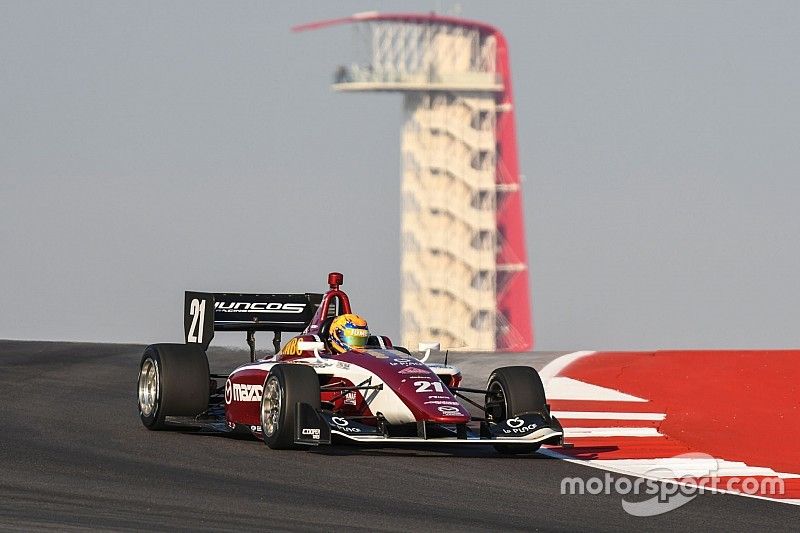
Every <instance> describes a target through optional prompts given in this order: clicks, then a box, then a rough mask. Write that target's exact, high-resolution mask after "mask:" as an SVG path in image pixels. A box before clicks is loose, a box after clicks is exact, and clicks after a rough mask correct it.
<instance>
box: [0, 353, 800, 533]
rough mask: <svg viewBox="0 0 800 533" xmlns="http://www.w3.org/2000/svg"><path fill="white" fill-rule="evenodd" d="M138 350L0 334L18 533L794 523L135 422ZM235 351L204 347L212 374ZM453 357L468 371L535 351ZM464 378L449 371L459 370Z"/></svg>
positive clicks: (479, 463) (5, 464)
mask: <svg viewBox="0 0 800 533" xmlns="http://www.w3.org/2000/svg"><path fill="white" fill-rule="evenodd" d="M142 350H143V347H142V346H136V345H121V344H78V343H45V342H21V341H0V387H2V390H3V392H4V394H3V397H4V401H3V406H2V410H1V411H0V413H2V415H0V423H1V424H2V440H0V472H1V473H2V477H0V529H3V530H18V531H40V530H48V531H53V530H56V531H69V530H80V529H102V530H115V531H125V530H173V531H174V530H191V531H198V530H214V531H232V530H236V531H242V530H245V531H250V530H269V531H282V530H287V531H298V530H304V531H305V530H312V531H313V530H316V531H329V530H332V529H334V528H347V529H348V530H353V531H427V530H439V531H448V530H461V531H464V530H467V531H517V530H519V531H523V530H524V531H531V530H572V531H574V530H592V531H604V530H608V531H611V530H642V529H648V530H649V529H657V530H663V529H670V530H672V529H690V530H719V531H723V530H724V531H733V530H755V529H765V530H769V529H790V528H792V527H796V521H797V518H798V516H800V513H799V512H798V508H797V507H795V506H789V505H784V504H778V503H773V502H768V501H762V500H755V499H751V498H743V497H739V496H732V495H720V494H705V495H700V496H698V497H697V498H696V499H694V500H693V501H691V502H689V503H688V504H686V505H684V506H682V507H680V508H678V509H676V510H673V511H671V512H669V513H666V514H662V515H658V516H654V517H647V518H637V517H633V516H630V515H628V514H626V513H625V512H624V511H623V509H622V507H621V497H620V496H619V495H615V494H609V495H605V494H601V495H597V496H592V495H583V496H578V495H575V496H569V495H561V494H560V486H561V480H562V478H564V477H575V476H580V477H583V478H584V479H588V478H589V477H592V476H597V475H598V474H602V472H600V471H598V470H594V469H590V468H586V467H583V466H578V465H575V464H571V463H566V462H562V461H559V460H555V459H549V458H546V457H544V456H541V455H538V454H536V455H532V456H523V457H502V456H498V455H497V454H496V453H495V452H494V451H493V449H492V448H491V447H483V446H479V447H474V448H467V449H464V448H455V447H453V448H447V449H441V448H437V449H426V448H415V449H403V448H358V447H352V446H336V447H330V448H316V449H314V450H313V451H281V452H278V451H273V450H270V449H268V448H267V447H266V446H264V445H263V444H262V443H261V442H259V441H254V440H249V439H234V438H230V437H219V436H204V435H198V434H191V433H187V432H181V431H161V432H152V431H148V430H146V429H145V428H144V427H143V426H142V425H141V423H140V422H139V418H138V414H137V412H136V395H135V383H136V377H137V370H138V364H139V359H140V357H141V353H142ZM246 357H247V355H246V352H244V351H242V352H232V351H225V350H221V351H218V352H216V353H214V354H212V358H211V366H212V371H215V372H216V371H219V372H224V371H226V370H230V369H232V368H233V367H235V366H236V364H237V363H238V362H241V360H242V358H246ZM483 357H484V359H475V358H474V357H473V358H469V359H468V360H466V359H464V356H460V357H459V359H460V361H459V362H462V363H463V367H464V368H465V369H469V370H480V369H482V368H486V370H485V371H484V375H482V376H478V377H476V378H473V379H471V380H470V381H471V382H473V383H479V382H480V381H482V380H483V379H485V374H486V373H487V372H488V370H489V369H490V367H492V366H493V365H495V366H500V365H501V364H503V363H505V362H507V361H509V360H510V361H515V362H516V361H524V362H528V363H530V364H535V365H536V366H541V363H542V362H543V361H545V360H547V359H549V358H552V357H549V356H548V354H543V355H534V354H531V355H528V356H516V359H514V358H511V359H509V356H488V358H487V357H486V356H483ZM466 374H467V372H465V375H466Z"/></svg>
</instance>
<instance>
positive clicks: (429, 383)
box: [392, 367, 471, 424]
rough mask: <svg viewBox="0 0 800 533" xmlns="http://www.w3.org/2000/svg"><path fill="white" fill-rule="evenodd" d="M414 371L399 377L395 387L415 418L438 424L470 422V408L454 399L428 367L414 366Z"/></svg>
mask: <svg viewBox="0 0 800 533" xmlns="http://www.w3.org/2000/svg"><path fill="white" fill-rule="evenodd" d="M414 370H415V371H416V372H413V373H411V372H409V373H408V374H407V375H405V376H402V377H401V378H400V380H399V382H398V383H397V385H396V386H395V387H392V388H394V389H395V391H396V392H397V395H398V396H400V398H401V399H402V400H403V402H405V404H406V405H407V406H408V408H409V409H411V412H412V413H414V416H415V417H416V419H417V421H420V420H427V421H431V422H436V423H439V424H464V423H466V422H469V421H470V419H471V415H470V414H469V411H467V410H466V408H464V406H462V405H461V403H460V402H459V401H458V400H456V398H455V397H454V396H453V394H452V393H451V392H450V390H449V389H448V388H447V387H446V386H445V384H444V383H442V381H441V380H440V379H439V378H438V376H436V374H434V373H433V371H431V370H430V369H428V368H421V367H415V368H414Z"/></svg>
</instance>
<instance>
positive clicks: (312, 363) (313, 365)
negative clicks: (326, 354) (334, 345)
mask: <svg viewBox="0 0 800 533" xmlns="http://www.w3.org/2000/svg"><path fill="white" fill-rule="evenodd" d="M296 362H297V363H300V364H301V365H308V366H310V367H311V368H327V367H329V366H331V365H333V363H317V362H316V361H296Z"/></svg>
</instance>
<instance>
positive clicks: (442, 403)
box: [425, 400, 461, 405]
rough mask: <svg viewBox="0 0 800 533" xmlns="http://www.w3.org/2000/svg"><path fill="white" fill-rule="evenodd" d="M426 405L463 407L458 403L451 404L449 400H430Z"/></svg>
mask: <svg viewBox="0 0 800 533" xmlns="http://www.w3.org/2000/svg"><path fill="white" fill-rule="evenodd" d="M425 405H461V404H460V403H458V402H449V401H447V400H429V401H427V402H425Z"/></svg>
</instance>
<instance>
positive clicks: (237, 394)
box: [225, 380, 264, 404]
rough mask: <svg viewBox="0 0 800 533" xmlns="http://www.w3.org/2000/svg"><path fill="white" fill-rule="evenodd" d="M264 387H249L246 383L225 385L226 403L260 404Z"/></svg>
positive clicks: (228, 383)
mask: <svg viewBox="0 0 800 533" xmlns="http://www.w3.org/2000/svg"><path fill="white" fill-rule="evenodd" d="M263 391H264V387H262V386H261V385H247V384H244V383H231V380H228V382H227V383H225V403H226V404H230V403H231V402H234V401H235V402H260V401H261V394H262V392H263Z"/></svg>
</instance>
